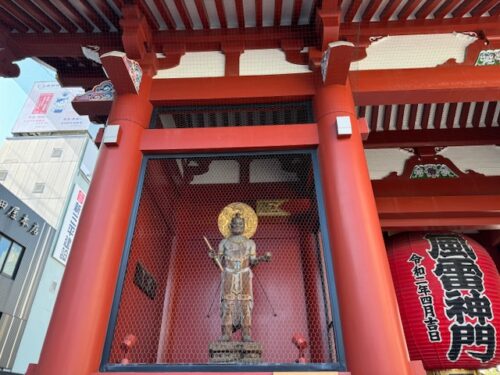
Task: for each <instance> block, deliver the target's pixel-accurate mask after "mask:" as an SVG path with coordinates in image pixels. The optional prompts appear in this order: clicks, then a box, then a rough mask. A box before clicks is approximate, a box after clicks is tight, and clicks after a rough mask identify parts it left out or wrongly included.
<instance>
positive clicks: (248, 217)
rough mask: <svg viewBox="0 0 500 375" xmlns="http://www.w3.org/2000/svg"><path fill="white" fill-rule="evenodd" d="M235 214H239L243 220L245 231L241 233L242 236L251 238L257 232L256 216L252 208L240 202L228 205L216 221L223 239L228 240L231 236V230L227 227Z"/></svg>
mask: <svg viewBox="0 0 500 375" xmlns="http://www.w3.org/2000/svg"><path fill="white" fill-rule="evenodd" d="M236 213H239V214H240V216H241V217H242V218H243V219H245V231H244V232H243V235H244V236H245V237H246V238H251V237H252V236H253V235H254V234H255V231H256V230H257V224H258V219H257V214H256V213H255V211H254V210H253V208H252V207H250V206H249V205H248V204H245V203H241V202H233V203H230V204H228V205H227V206H226V207H224V208H223V209H222V211H221V212H220V214H219V220H218V224H219V231H220V232H221V234H222V235H223V236H224V238H228V237H229V236H230V235H231V228H230V227H229V225H230V224H231V219H232V218H233V217H234V215H236Z"/></svg>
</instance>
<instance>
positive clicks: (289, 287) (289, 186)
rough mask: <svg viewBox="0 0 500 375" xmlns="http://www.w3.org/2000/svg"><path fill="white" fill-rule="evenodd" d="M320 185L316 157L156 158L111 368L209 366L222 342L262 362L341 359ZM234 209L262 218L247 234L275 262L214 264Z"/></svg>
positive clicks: (150, 166) (147, 180)
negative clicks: (256, 354)
mask: <svg viewBox="0 0 500 375" xmlns="http://www.w3.org/2000/svg"><path fill="white" fill-rule="evenodd" d="M314 184H315V182H314V177H313V164H312V156H311V154H310V153H287V154H245V155H238V156H229V155H222V156H220V155H218V156H203V157H198V156H192V157H182V158H164V157H153V158H149V159H148V161H147V166H146V172H145V176H144V181H143V186H142V191H141V193H140V201H139V207H138V211H137V216H136V222H135V227H134V228H133V238H132V241H131V246H130V251H129V254H128V263H127V266H126V270H125V271H124V272H125V275H124V280H123V285H122V290H121V297H120V301H119V308H118V313H117V316H116V324H115V326H114V332H113V333H112V335H113V337H112V344H111V350H110V354H109V357H108V359H107V361H108V363H110V364H117V363H122V364H127V363H132V364H207V363H209V362H210V355H209V346H210V345H216V344H217V343H220V342H225V343H229V344H228V345H232V344H231V343H240V342H250V343H253V344H252V345H257V346H260V347H261V358H260V359H259V360H258V361H256V362H254V363H268V364H272V363H295V362H296V361H301V362H310V363H332V362H336V361H337V357H336V348H335V339H334V332H333V323H332V314H331V306H330V302H329V297H328V296H329V293H328V285H327V276H326V272H327V271H326V269H327V266H326V264H325V261H324V256H323V248H322V245H321V241H320V240H319V238H320V236H319V219H318V209H317V203H316V193H315V185H314ZM233 202H241V203H245V204H246V205H248V206H250V207H251V208H252V209H253V210H254V211H255V212H256V215H257V219H258V223H256V222H250V221H248V220H247V219H245V221H244V223H243V224H244V225H243V226H244V228H245V230H247V229H251V228H250V227H252V228H253V229H255V234H253V235H252V233H250V234H248V233H247V232H245V233H243V235H244V236H247V237H250V236H251V240H253V243H255V246H256V249H255V250H256V251H255V254H253V255H254V256H255V257H256V258H257V259H260V260H263V259H264V258H265V257H263V255H265V254H266V253H271V259H270V261H267V262H260V263H259V264H257V265H255V262H247V263H245V262H246V261H247V260H248V259H245V257H246V256H247V255H249V254H246V255H245V254H244V255H243V258H241V259H239V260H241V262H242V263H241V264H239V263H238V264H236V263H235V262H232V261H233V260H234V259H232V260H231V259H229V258H230V257H229V256H228V255H227V253H224V254H222V256H221V257H220V265H219V266H218V265H217V264H216V263H215V262H214V261H213V260H212V259H211V258H210V257H209V248H208V244H207V242H208V243H209V244H210V245H211V246H212V247H213V248H214V252H215V253H216V254H217V253H218V254H221V253H220V251H221V250H220V248H219V243H220V242H221V240H222V239H223V238H224V236H228V235H229V236H231V235H232V234H233V233H232V230H233V229H232V226H230V228H229V229H228V228H227V227H226V226H225V225H227V224H228V222H227V221H226V222H225V224H224V222H223V221H222V220H221V219H220V217H222V216H219V214H220V213H221V211H222V210H223V209H224V208H225V207H226V206H228V205H229V204H231V203H233ZM221 223H222V224H221ZM231 223H232V221H231V222H230V223H229V224H230V225H232V224H231ZM221 225H222V229H221ZM224 228H225V230H226V232H225V235H224V236H223V234H222V233H224ZM204 237H206V240H205V239H204ZM231 238H232V237H229V238H228V240H230V239H231ZM240 238H241V237H240ZM244 240H245V237H243V241H244ZM226 241H227V240H226ZM223 247H224V246H223ZM224 251H226V250H224ZM325 251H326V250H325ZM266 260H269V259H266ZM231 262H232V263H231ZM221 270H223V271H224V272H221ZM228 270H229V271H228ZM122 272H123V271H122ZM227 272H232V276H231V277H232V279H231V280H229V283H230V284H231V285H230V287H229V289H231V288H232V289H231V290H232V292H231V293H233V297H234V299H235V300H238V301H237V302H236V304H237V305H238V306H236V307H235V309H234V311H233V318H232V320H230V321H229V322H228V320H227V319H226V318H224V317H223V318H221V315H224V311H225V312H226V317H227V311H228V310H227V306H226V307H224V304H225V303H226V305H227V303H229V302H231V301H229V302H228V298H229V297H227V295H226V294H227V283H228V276H227ZM224 275H226V276H224ZM235 275H236V276H235ZM242 290H243V292H242ZM238 291H239V292H238ZM242 295H245V296H246V297H245V298H240V297H241V296H242ZM229 299H231V298H229ZM243 299H244V300H245V301H240V300H243ZM225 309H226V310H225ZM235 316H239V317H240V318H241V319H235ZM235 320H239V321H240V326H237V324H236V323H234V322H235ZM228 324H229V325H230V326H231V327H230V328H231V329H230V330H229V331H228V330H227V327H228ZM245 329H246V330H245ZM224 334H226V337H224ZM214 343H215V344H214ZM255 343H256V344H255ZM299 349H300V350H299ZM236 362H238V361H236ZM212 363H213V362H212Z"/></svg>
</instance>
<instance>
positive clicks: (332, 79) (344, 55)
mask: <svg viewBox="0 0 500 375" xmlns="http://www.w3.org/2000/svg"><path fill="white" fill-rule="evenodd" d="M365 57H366V50H365V48H363V47H355V46H354V44H352V43H350V42H333V43H330V44H329V45H328V49H327V50H326V51H325V52H324V53H323V57H322V59H321V74H322V76H323V83H324V84H325V85H330V84H337V85H344V84H345V83H346V81H347V75H348V74H349V67H350V66H351V62H353V61H357V60H360V59H363V58H365Z"/></svg>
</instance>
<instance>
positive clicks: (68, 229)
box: [52, 185, 86, 265]
mask: <svg viewBox="0 0 500 375" xmlns="http://www.w3.org/2000/svg"><path fill="white" fill-rule="evenodd" d="M85 198H86V194H85V192H84V191H83V189H82V188H81V187H79V186H78V185H75V187H74V189H73V193H72V194H71V198H70V201H69V205H68V209H67V211H66V215H65V216H64V220H63V223H62V225H61V229H60V231H59V237H58V239H57V243H56V246H55V248H54V252H53V253H52V256H53V257H54V258H55V259H56V260H57V261H59V262H61V263H62V264H64V265H66V263H67V262H68V258H69V254H70V252H71V246H72V245H73V240H74V238H75V233H76V228H77V227H78V222H79V221H80V214H81V212H82V208H83V205H84V203H85Z"/></svg>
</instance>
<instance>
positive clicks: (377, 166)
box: [365, 148, 413, 180]
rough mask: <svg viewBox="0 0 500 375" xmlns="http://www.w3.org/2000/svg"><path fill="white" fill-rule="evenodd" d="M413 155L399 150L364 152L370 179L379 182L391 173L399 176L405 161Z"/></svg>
mask: <svg viewBox="0 0 500 375" xmlns="http://www.w3.org/2000/svg"><path fill="white" fill-rule="evenodd" d="M412 155H413V154H412V153H411V152H408V151H406V150H402V149H399V148H380V149H373V150H372V149H369V150H365V157H366V161H367V163H368V171H369V172H370V179H372V180H380V179H382V178H384V177H386V176H387V175H389V174H390V173H391V172H397V174H398V175H400V174H401V173H402V172H403V168H404V165H405V161H406V160H407V159H408V158H409V157H411V156H412Z"/></svg>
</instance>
